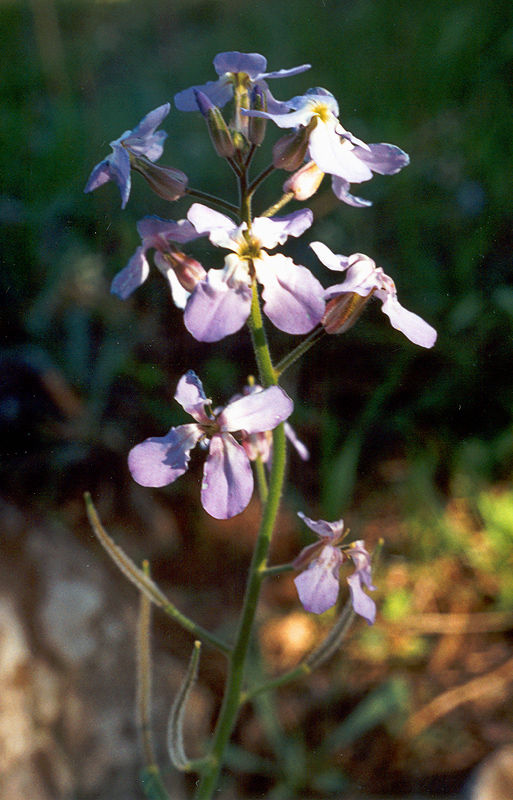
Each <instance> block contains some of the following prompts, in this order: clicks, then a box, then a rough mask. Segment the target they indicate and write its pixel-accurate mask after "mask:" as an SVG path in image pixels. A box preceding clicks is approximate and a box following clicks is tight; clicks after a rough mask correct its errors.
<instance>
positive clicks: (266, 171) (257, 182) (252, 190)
mask: <svg viewBox="0 0 513 800" xmlns="http://www.w3.org/2000/svg"><path fill="white" fill-rule="evenodd" d="M275 169H276V167H275V166H274V164H269V166H268V167H266V168H265V169H264V171H263V172H261V173H260V175H257V177H256V178H255V180H254V181H253V183H252V184H251V185H250V187H249V189H248V193H249V194H250V195H251V194H254V193H255V192H256V190H257V189H258V187H259V186H260V184H261V183H263V181H265V179H266V178H268V177H269V175H272V173H273V172H274V170H275Z"/></svg>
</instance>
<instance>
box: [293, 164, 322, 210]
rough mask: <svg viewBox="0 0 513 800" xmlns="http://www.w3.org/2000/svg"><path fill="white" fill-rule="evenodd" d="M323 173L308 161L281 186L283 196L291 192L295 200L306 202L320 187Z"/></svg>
mask: <svg viewBox="0 0 513 800" xmlns="http://www.w3.org/2000/svg"><path fill="white" fill-rule="evenodd" d="M323 178H324V172H322V170H320V169H319V167H318V166H317V164H316V163H315V161H309V162H308V164H304V165H303V166H302V167H301V169H298V171H297V172H295V173H294V174H293V175H291V176H290V178H287V180H286V181H285V183H284V184H283V191H284V193H285V194H288V193H289V192H293V194H294V198H295V199H296V200H308V198H309V197H311V196H312V195H313V194H315V193H316V191H317V189H318V188H319V186H320V185H321V182H322V179H323Z"/></svg>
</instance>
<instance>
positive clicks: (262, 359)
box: [248, 281, 278, 389]
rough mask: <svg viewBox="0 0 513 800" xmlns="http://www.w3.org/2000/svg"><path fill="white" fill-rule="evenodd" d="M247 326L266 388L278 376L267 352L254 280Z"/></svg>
mask: <svg viewBox="0 0 513 800" xmlns="http://www.w3.org/2000/svg"><path fill="white" fill-rule="evenodd" d="M248 327H249V330H250V333H251V340H252V342H253V349H254V351H255V358H256V362H257V364H258V373H259V376H260V383H261V384H262V386H263V387H264V389H267V387H268V386H273V385H274V384H276V383H278V380H277V378H278V376H277V373H276V370H275V369H274V367H273V364H272V361H271V354H270V353H269V346H268V344H267V336H266V335H265V328H264V323H263V320H262V312H261V310H260V298H259V296H258V288H257V285H256V281H253V298H252V301H251V313H250V315H249V319H248Z"/></svg>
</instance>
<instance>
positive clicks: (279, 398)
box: [218, 386, 294, 434]
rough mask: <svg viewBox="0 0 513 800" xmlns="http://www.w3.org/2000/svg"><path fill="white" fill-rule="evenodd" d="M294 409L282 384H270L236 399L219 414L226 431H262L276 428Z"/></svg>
mask: <svg viewBox="0 0 513 800" xmlns="http://www.w3.org/2000/svg"><path fill="white" fill-rule="evenodd" d="M293 410H294V403H293V402H292V400H291V399H290V397H289V396H288V394H287V393H286V392H285V391H284V390H283V389H282V388H281V387H280V386H270V387H269V388H268V389H262V391H260V392H254V393H253V394H248V395H245V396H244V397H241V398H239V399H238V400H234V402H233V403H230V404H229V405H227V406H226V408H225V409H224V410H223V411H222V413H221V414H220V415H219V417H218V422H219V424H220V425H221V427H222V430H225V431H245V432H246V433H248V434H251V433H262V432H263V431H271V430H273V428H276V426H277V425H279V424H280V422H284V420H286V419H287V418H288V417H289V416H290V415H291V414H292V411H293Z"/></svg>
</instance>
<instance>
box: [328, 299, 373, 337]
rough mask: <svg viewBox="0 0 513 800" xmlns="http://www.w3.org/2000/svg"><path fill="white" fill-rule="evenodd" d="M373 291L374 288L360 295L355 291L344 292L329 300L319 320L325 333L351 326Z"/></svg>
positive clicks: (341, 330) (337, 331)
mask: <svg viewBox="0 0 513 800" xmlns="http://www.w3.org/2000/svg"><path fill="white" fill-rule="evenodd" d="M373 293H374V290H372V291H371V292H370V293H369V294H368V295H366V296H365V297H362V296H361V295H359V294H357V293H356V292H344V293H343V294H339V295H338V297H333V298H332V299H331V300H329V302H328V304H327V305H326V311H325V312H324V316H323V318H322V320H321V324H322V326H323V327H324V330H325V331H326V333H344V332H345V331H347V330H349V328H352V327H353V325H354V324H355V322H356V320H357V319H358V317H359V316H360V314H361V313H362V311H363V309H364V308H365V306H366V305H367V303H368V302H369V300H370V298H371V297H372V295H373Z"/></svg>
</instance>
